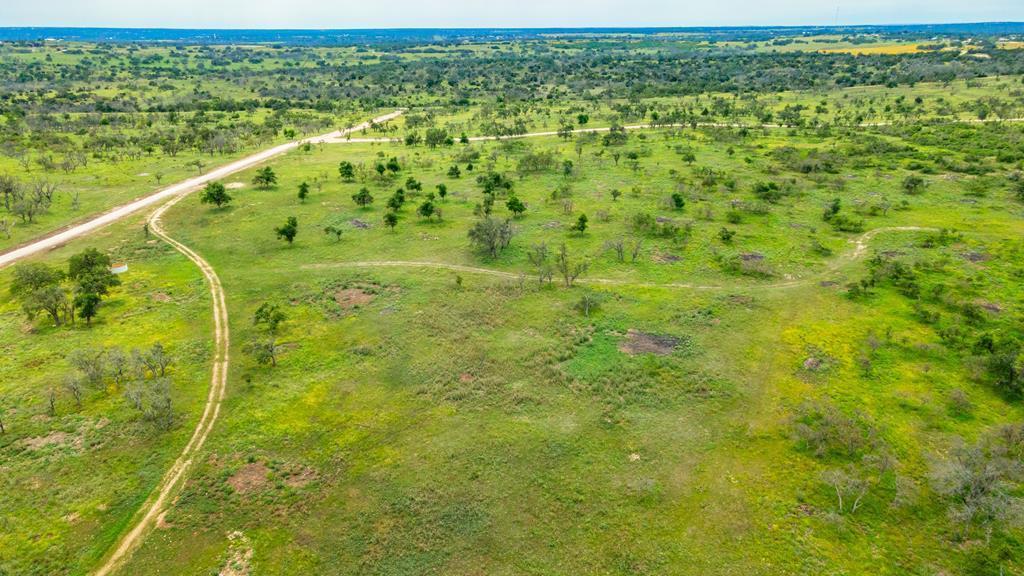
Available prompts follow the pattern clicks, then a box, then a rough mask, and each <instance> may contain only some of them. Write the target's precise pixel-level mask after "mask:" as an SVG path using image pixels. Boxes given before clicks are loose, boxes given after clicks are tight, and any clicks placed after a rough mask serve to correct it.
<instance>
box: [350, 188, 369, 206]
mask: <svg viewBox="0 0 1024 576" xmlns="http://www.w3.org/2000/svg"><path fill="white" fill-rule="evenodd" d="M352 201H353V202H355V203H356V204H358V205H359V207H360V208H366V207H367V206H369V205H370V204H373V195H371V194H370V190H369V189H367V188H361V189H360V190H359V192H356V193H355V194H353V195H352Z"/></svg>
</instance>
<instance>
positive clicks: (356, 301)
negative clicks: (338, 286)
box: [334, 288, 375, 310]
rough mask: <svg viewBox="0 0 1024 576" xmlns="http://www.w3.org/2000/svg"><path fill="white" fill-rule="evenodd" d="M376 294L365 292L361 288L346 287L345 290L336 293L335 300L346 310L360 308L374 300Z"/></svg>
mask: <svg viewBox="0 0 1024 576" xmlns="http://www.w3.org/2000/svg"><path fill="white" fill-rule="evenodd" d="M374 297H375V295H374V294H370V293H369V292H364V291H363V290H362V289H361V288H345V289H344V290H338V291H337V292H335V294H334V301H335V302H337V303H338V306H341V307H342V309H344V310H351V309H353V308H359V307H361V306H366V305H367V304H369V303H370V302H373V299H374Z"/></svg>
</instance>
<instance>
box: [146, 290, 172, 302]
mask: <svg viewBox="0 0 1024 576" xmlns="http://www.w3.org/2000/svg"><path fill="white" fill-rule="evenodd" d="M149 298H150V299H151V300H153V301H154V302H170V301H171V297H170V296H169V295H168V294H165V293H163V292H153V293H151V294H150V295H149Z"/></svg>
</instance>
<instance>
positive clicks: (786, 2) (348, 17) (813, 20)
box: [0, 0, 1024, 28]
mask: <svg viewBox="0 0 1024 576" xmlns="http://www.w3.org/2000/svg"><path fill="white" fill-rule="evenodd" d="M986 21H1024V0H970V1H968V0H377V1H370V0H173V1H166V0H164V1H160V0H157V1H153V0H0V26H69V27H70V26H80V27H107V26H109V27H132V28H134V27H140V28H146V27H149V28H152V27H161V28H473V27H500V28H519V27H582V26H615V27H626V26H755V25H756V26H769V25H831V24H909V23H938V22H986Z"/></svg>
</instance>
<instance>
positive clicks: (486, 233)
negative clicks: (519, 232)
mask: <svg viewBox="0 0 1024 576" xmlns="http://www.w3.org/2000/svg"><path fill="white" fill-rule="evenodd" d="M513 235H514V231H513V229H512V222H511V221H509V220H504V221H498V220H496V219H494V218H491V217H490V216H486V217H484V218H481V219H479V220H477V221H476V223H475V224H473V227H472V228H470V230H469V240H470V242H472V244H473V245H474V246H476V247H477V248H478V249H479V250H481V251H482V252H485V253H487V255H488V256H490V257H491V258H496V257H497V256H498V254H499V253H500V252H501V251H502V250H504V249H505V248H507V247H508V245H509V243H510V242H511V241H512V236H513Z"/></svg>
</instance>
